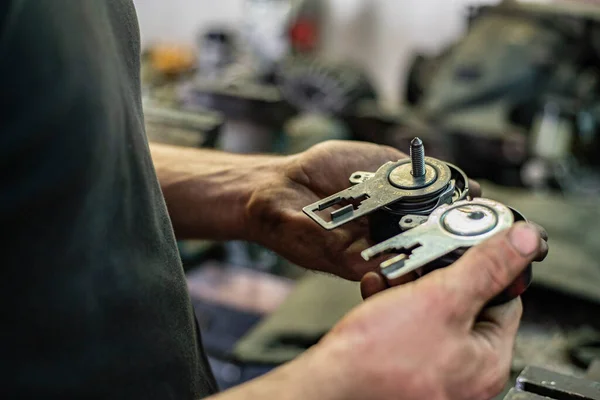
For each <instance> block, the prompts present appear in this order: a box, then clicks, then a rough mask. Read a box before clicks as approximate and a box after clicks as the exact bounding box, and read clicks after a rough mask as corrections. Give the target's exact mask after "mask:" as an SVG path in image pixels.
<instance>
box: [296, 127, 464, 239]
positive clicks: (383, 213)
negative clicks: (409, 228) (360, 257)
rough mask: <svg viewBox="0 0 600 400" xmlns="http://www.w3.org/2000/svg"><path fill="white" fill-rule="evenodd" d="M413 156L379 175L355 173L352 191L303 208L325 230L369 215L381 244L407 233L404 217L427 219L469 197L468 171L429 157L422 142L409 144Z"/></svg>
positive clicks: (386, 166) (390, 164) (374, 236)
mask: <svg viewBox="0 0 600 400" xmlns="http://www.w3.org/2000/svg"><path fill="white" fill-rule="evenodd" d="M411 156H412V157H411V158H407V159H403V160H399V161H396V162H388V163H386V164H384V165H383V166H381V167H380V168H379V169H378V170H377V172H375V173H372V172H365V171H357V172H355V173H353V174H352V176H351V177H350V182H351V183H352V184H353V185H354V186H352V187H350V188H348V189H346V190H344V191H341V192H339V193H336V194H334V195H332V196H329V197H327V198H325V199H323V200H320V201H318V202H316V203H314V204H311V205H309V206H307V207H305V208H304V212H305V213H306V214H307V215H308V216H309V217H311V218H312V219H313V220H314V221H316V222H317V223H318V224H319V225H321V226H322V227H323V228H325V229H335V228H337V227H339V226H341V225H344V224H346V223H348V222H350V221H353V220H355V219H357V218H360V217H362V216H366V215H368V216H369V219H370V226H371V239H372V240H374V241H375V242H381V241H383V240H385V239H388V238H390V237H392V236H394V235H396V234H398V233H401V232H403V230H404V229H403V225H401V224H400V222H401V220H402V218H403V217H405V216H406V215H417V216H419V217H421V216H428V215H429V214H430V213H431V212H433V211H434V210H435V209H436V208H437V207H439V206H440V205H443V204H448V203H452V202H455V201H458V200H463V199H465V198H466V197H467V195H468V193H469V181H468V179H467V176H466V175H465V174H464V172H462V171H461V170H460V169H458V168H457V167H455V166H454V165H452V164H448V163H446V162H443V161H440V160H437V159H435V158H431V157H425V148H424V146H423V143H422V141H421V140H420V139H419V138H415V139H414V140H413V141H412V143H411ZM335 207H337V209H335V210H334V211H331V212H328V211H327V210H328V209H330V208H335ZM323 212H325V214H324V215H323Z"/></svg>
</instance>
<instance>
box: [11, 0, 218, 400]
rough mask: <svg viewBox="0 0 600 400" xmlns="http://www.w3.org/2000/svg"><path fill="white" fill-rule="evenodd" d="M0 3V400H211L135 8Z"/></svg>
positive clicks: (115, 0)
mask: <svg viewBox="0 0 600 400" xmlns="http://www.w3.org/2000/svg"><path fill="white" fill-rule="evenodd" d="M0 3H2V4H1V5H0V29H1V30H0V81H1V83H0V90H1V91H2V94H1V98H2V105H1V107H0V182H1V189H0V232H2V234H1V240H0V250H1V256H0V266H1V271H2V276H1V279H0V296H1V304H0V312H1V320H0V321H1V328H0V365H1V371H0V398H17V397H18V398H27V397H35V398H43V399H50V398H60V399H65V398H110V399H116V398H123V399H190V398H199V397H202V396H205V395H208V394H210V393H212V392H213V391H214V387H215V385H214V380H213V379H212V375H211V373H210V370H209V369H208V366H207V364H206V359H205V357H204V356H203V353H202V349H201V345H200V338H199V333H198V332H197V329H196V325H195V319H194V315H193V310H192V307H191V305H190V299H189V297H188V294H187V291H186V285H185V280H184V274H183V270H182V267H181V264H180V261H179V256H178V253H177V248H176V245H175V239H174V236H173V230H172V227H171V223H170V220H169V217H168V215H167V211H166V207H165V202H164V199H163V197H162V194H161V191H160V187H159V185H158V182H157V179H156V175H155V172H154V169H153V165H152V161H151V158H150V155H149V151H148V144H147V141H146V138H145V134H144V124H143V116H142V108H141V101H140V81H139V68H140V66H139V56H140V54H139V52H140V49H139V32H138V27H137V21H136V17H135V10H134V8H133V4H132V0H8V1H7V0H3V1H0Z"/></svg>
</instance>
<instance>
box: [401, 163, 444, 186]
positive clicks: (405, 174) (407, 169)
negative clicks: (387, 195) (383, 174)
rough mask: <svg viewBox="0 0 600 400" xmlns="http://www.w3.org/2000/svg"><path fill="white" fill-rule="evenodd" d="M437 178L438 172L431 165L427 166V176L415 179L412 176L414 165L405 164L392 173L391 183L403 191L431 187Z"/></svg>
mask: <svg viewBox="0 0 600 400" xmlns="http://www.w3.org/2000/svg"><path fill="white" fill-rule="evenodd" d="M435 178H437V171H436V170H435V168H434V167H432V166H431V165H427V164H426V165H425V175H424V176H421V177H419V178H415V177H414V176H413V175H412V165H411V164H404V165H401V166H399V167H396V168H395V169H394V170H393V171H392V172H391V173H390V182H391V183H392V184H393V185H394V186H397V187H399V188H402V189H420V188H423V187H425V186H429V185H431V184H432V183H433V181H435Z"/></svg>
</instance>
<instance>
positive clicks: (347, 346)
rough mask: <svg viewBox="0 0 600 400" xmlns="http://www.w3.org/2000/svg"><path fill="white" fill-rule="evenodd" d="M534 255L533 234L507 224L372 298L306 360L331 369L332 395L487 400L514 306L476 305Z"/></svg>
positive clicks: (513, 326)
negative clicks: (450, 260) (456, 256)
mask: <svg viewBox="0 0 600 400" xmlns="http://www.w3.org/2000/svg"><path fill="white" fill-rule="evenodd" d="M542 251H544V250H543V249H542V248H541V240H540V234H539V231H538V230H537V229H536V228H535V227H533V226H531V225H528V224H525V223H519V224H516V225H515V226H513V227H512V228H511V229H510V230H508V231H505V232H503V233H500V234H498V235H497V236H495V237H493V238H492V239H490V240H488V241H487V242H485V243H484V244H481V245H479V246H477V247H474V248H472V249H470V250H469V251H468V252H467V253H466V254H465V255H464V256H463V257H462V258H461V259H460V260H458V261H457V262H456V263H454V264H453V265H451V266H449V267H447V268H443V269H440V270H437V271H434V272H431V273H430V274H428V275H426V276H424V277H422V278H420V279H418V280H416V281H414V282H411V283H407V284H405V285H403V286H399V287H394V288H391V289H388V290H386V291H383V292H381V293H378V294H376V295H374V296H372V297H371V298H369V299H368V300H367V301H366V302H365V303H364V304H362V305H361V306H359V307H358V308H356V309H355V310H354V311H352V312H351V313H350V314H349V315H348V316H347V317H345V318H344V319H343V320H342V321H341V323H340V324H338V325H337V326H336V327H335V328H334V329H333V330H332V331H331V332H330V333H329V334H328V335H327V336H326V337H325V338H324V339H323V340H322V341H321V342H320V343H319V344H318V345H317V346H316V347H315V350H314V353H313V357H317V358H318V359H320V358H323V359H330V360H333V361H331V362H330V363H329V367H330V368H329V369H332V368H338V369H340V370H339V372H338V373H336V375H335V376H336V377H337V380H338V382H337V383H336V382H334V383H333V384H337V385H339V387H340V390H342V388H343V390H344V391H345V392H344V393H345V396H342V397H340V398H347V399H371V400H377V399H402V400H407V399H428V400H436V399H444V400H450V399H457V400H468V399H473V400H482V399H490V398H492V397H493V396H495V395H496V394H498V393H499V392H500V391H501V390H502V388H503V386H504V384H505V383H506V381H507V379H508V376H509V370H510V363H511V357H512V349H513V344H514V340H515V335H516V332H517V328H518V326H519V319H520V317H521V312H522V306H521V301H520V299H516V300H513V301H512V302H510V303H507V304H505V305H502V306H498V307H494V308H487V309H484V310H483V311H482V308H483V306H484V305H485V304H486V303H487V302H488V301H489V300H490V299H492V298H493V297H495V296H496V295H497V294H499V293H500V292H501V291H502V290H504V289H505V288H506V287H507V286H508V285H509V284H510V283H511V282H512V281H513V280H514V279H515V278H516V277H517V276H518V275H519V274H520V273H521V272H522V271H523V269H524V268H525V266H526V265H528V264H529V263H530V262H531V261H532V260H534V259H536V258H537V257H538V256H539V255H540V252H542ZM319 357H320V358H319ZM318 362H319V361H318V360H316V361H315V360H313V363H314V364H315V365H317V364H318ZM323 362H324V361H323ZM346 375H347V379H346V380H344V378H343V377H344V376H346Z"/></svg>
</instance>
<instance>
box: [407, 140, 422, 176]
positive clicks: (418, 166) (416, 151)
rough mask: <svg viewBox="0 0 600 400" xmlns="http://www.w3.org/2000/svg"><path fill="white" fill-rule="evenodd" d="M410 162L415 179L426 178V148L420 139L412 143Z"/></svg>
mask: <svg viewBox="0 0 600 400" xmlns="http://www.w3.org/2000/svg"><path fill="white" fill-rule="evenodd" d="M410 160H411V163H412V175H413V176H414V177H415V178H420V177H423V176H425V146H423V142H422V141H421V139H419V138H414V139H413V141H412V142H411V143H410Z"/></svg>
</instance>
